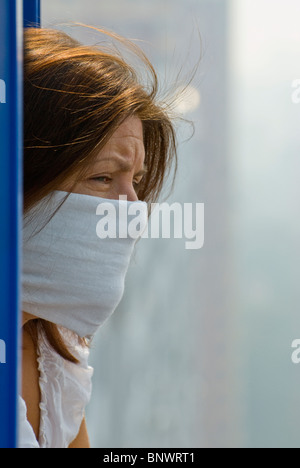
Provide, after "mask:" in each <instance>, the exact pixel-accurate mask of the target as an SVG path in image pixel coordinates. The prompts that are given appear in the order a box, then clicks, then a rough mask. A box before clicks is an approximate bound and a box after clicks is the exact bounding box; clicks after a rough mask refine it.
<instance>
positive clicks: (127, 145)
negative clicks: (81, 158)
mask: <svg viewBox="0 0 300 468" xmlns="http://www.w3.org/2000/svg"><path fill="white" fill-rule="evenodd" d="M144 159H145V148H144V138H143V124H142V121H141V120H140V119H139V118H138V117H128V118H127V119H126V120H124V122H123V123H122V124H121V125H120V126H119V127H118V128H117V130H116V131H115V132H114V133H113V135H112V136H111V138H110V139H109V140H108V142H107V143H106V144H105V146H104V147H103V148H102V150H101V151H100V152H99V153H98V156H97V158H96V162H98V163H104V162H105V163H109V162H110V163H115V162H116V161H118V162H119V163H120V162H121V161H120V160H123V162H125V163H127V164H131V165H133V164H139V165H140V164H142V163H143V162H144Z"/></svg>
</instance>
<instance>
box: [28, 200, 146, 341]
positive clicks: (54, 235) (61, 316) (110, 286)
mask: <svg viewBox="0 0 300 468" xmlns="http://www.w3.org/2000/svg"><path fill="white" fill-rule="evenodd" d="M66 197H67V198H66ZM64 200H65V201H64ZM62 202H63V203H62ZM61 203H62V204H61ZM60 205H61V206H60ZM57 208H58V210H57ZM56 210H57V211H56ZM53 213H54V215H53ZM52 215H53V216H52ZM99 215H100V216H99ZM101 216H102V217H101ZM49 219H50V221H49ZM131 223H133V225H134V226H136V227H137V229H138V230H134V229H132V226H131V229H130V224H131ZM105 226H107V234H105V229H104V227H105ZM146 226H147V204H146V203H145V202H141V201H137V202H130V201H125V200H110V199H104V198H99V197H93V196H90V195H82V194H77V193H71V194H68V193H67V192H61V191H55V192H52V194H50V195H49V196H48V197H45V198H44V199H43V200H41V201H40V202H39V203H38V204H37V205H36V206H35V207H34V208H32V209H31V210H30V211H29V212H28V213H27V214H26V216H25V218H24V224H23V275H22V289H23V290H22V310H23V311H24V312H28V313H29V314H33V315H35V316H37V317H39V318H42V319H45V320H48V321H49V322H53V323H55V324H57V325H62V326H64V327H65V328H68V329H70V330H72V331H73V332H75V333H77V334H78V335H79V336H80V337H89V338H91V337H92V336H93V335H94V334H95V333H96V331H97V329H98V328H99V327H100V326H101V325H102V324H103V323H104V321H105V320H106V319H107V318H108V317H109V316H110V315H111V314H112V313H113V312H114V311H115V309H116V307H117V306H118V304H119V302H120V301H121V298H122V296H123V292H124V283H125V276H126V273H127V270H128V267H129V263H130V258H131V255H132V252H133V249H134V246H135V243H136V241H137V239H138V238H139V237H140V236H141V235H142V233H143V231H144V230H145V228H146ZM114 232H115V234H116V237H113V233H114ZM133 233H136V234H135V235H133ZM126 234H127V235H126ZM106 235H107V237H105V236H106ZM100 237H102V238H100Z"/></svg>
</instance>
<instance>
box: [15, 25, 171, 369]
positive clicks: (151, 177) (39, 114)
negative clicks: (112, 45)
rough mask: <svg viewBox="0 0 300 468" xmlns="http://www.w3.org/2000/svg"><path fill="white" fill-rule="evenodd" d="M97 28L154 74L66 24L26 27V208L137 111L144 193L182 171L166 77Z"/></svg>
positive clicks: (145, 196)
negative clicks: (163, 84)
mask: <svg viewBox="0 0 300 468" xmlns="http://www.w3.org/2000/svg"><path fill="white" fill-rule="evenodd" d="M93 29H95V28H93ZM97 31H99V32H100V33H104V34H105V35H106V37H109V38H110V39H113V40H116V41H117V42H118V44H122V45H125V46H126V48H127V50H130V51H131V52H133V53H134V55H135V57H137V58H138V59H140V61H141V62H142V63H143V65H144V67H143V70H144V71H146V72H147V79H146V80H145V77H139V76H138V73H137V71H136V70H135V69H134V68H133V66H130V65H129V64H128V63H127V61H125V59H124V58H123V57H122V55H121V54H120V53H119V52H117V51H116V50H114V52H112V49H108V48H107V47H101V48H99V47H96V46H83V45H81V44H80V43H79V42H77V41H76V40H74V39H73V38H71V37H70V36H68V35H67V34H65V33H64V32H61V31H59V30H54V29H35V28H28V29H27V30H26V31H25V58H24V60H25V63H24V212H25V214H26V212H27V211H28V210H29V209H30V208H31V207H32V206H33V205H34V204H36V203H37V202H38V201H39V200H41V199H42V198H43V197H45V196H46V195H48V194H49V193H51V192H52V191H53V190H56V189H57V187H58V186H59V185H61V184H62V183H63V182H64V181H65V180H66V179H67V178H69V177H70V176H71V175H78V174H81V173H82V172H84V170H85V169H86V167H87V166H88V164H89V163H90V161H91V159H92V158H93V157H94V156H93V155H94V154H95V152H96V150H97V151H99V150H100V149H101V148H102V147H103V146H104V145H105V143H106V142H107V141H108V139H109V138H110V137H111V136H112V134H113V133H114V131H115V130H116V129H117V128H118V126H119V125H120V124H121V123H122V122H123V121H124V120H125V119H126V118H127V117H129V116H132V115H135V116H137V117H139V118H140V119H141V121H142V123H143V133H144V146H145V165H146V167H147V174H146V175H145V176H144V179H143V181H142V182H141V183H140V184H139V186H138V189H137V196H138V197H139V199H140V200H144V201H146V202H148V203H152V202H154V201H156V200H157V199H158V197H159V195H160V194H161V191H162V188H163V186H164V184H165V181H166V179H167V178H168V176H169V175H170V172H171V169H172V167H173V168H174V177H175V173H176V167H177V157H176V134H175V130H174V126H173V123H172V120H171V118H170V116H169V113H168V111H167V108H166V105H165V104H162V103H158V102H156V101H157V95H158V79H157V75H156V72H155V70H154V68H153V66H152V65H151V63H150V62H149V60H148V59H147V58H146V56H145V55H144V53H143V52H142V51H141V49H140V48H138V47H137V46H136V45H135V44H133V43H132V42H130V41H128V40H126V39H124V38H121V37H119V36H117V35H116V34H114V33H108V32H106V31H104V30H101V29H97ZM143 80H144V81H146V82H145V83H143ZM173 181H174V178H173ZM37 323H40V324H41V325H42V327H43V329H44V332H45V334H46V336H47V338H48V341H49V343H50V344H51V345H52V346H53V348H54V349H55V350H56V351H57V352H58V353H59V354H60V355H61V356H63V357H64V358H66V359H68V360H70V361H73V362H77V361H76V359H75V358H74V356H72V354H71V353H70V351H69V350H68V348H67V346H66V345H65V344H64V342H63V340H62V338H61V336H60V333H59V330H58V328H57V327H56V325H55V324H52V323H50V322H47V321H45V320H41V319H37V320H32V321H29V322H28V323H27V324H26V325H25V327H26V328H27V331H29V332H30V333H31V335H32V336H33V337H36V325H37Z"/></svg>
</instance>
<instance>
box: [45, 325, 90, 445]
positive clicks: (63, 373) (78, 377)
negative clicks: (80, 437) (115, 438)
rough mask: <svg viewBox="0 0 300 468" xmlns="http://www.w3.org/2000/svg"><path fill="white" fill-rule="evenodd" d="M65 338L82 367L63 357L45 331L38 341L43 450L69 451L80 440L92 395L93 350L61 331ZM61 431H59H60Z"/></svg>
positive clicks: (65, 331) (76, 338)
mask: <svg viewBox="0 0 300 468" xmlns="http://www.w3.org/2000/svg"><path fill="white" fill-rule="evenodd" d="M59 331H60V333H61V335H62V338H63V340H64V342H65V343H66V345H67V346H68V349H69V350H70V352H71V353H72V355H73V356H74V357H75V358H76V359H77V360H78V363H74V362H70V361H68V360H66V359H64V358H63V357H62V356H60V355H59V354H58V353H57V352H56V351H55V350H54V349H53V348H52V346H51V344H50V343H49V342H48V340H47V338H46V336H45V334H44V333H43V332H42V330H40V331H39V338H38V368H39V375H40V380H39V383H40V391H41V401H40V409H41V420H40V443H41V446H42V447H49V446H50V447H53V448H56V447H57V448H60V447H61V445H60V444H61V443H62V441H63V446H65V447H67V446H68V445H69V444H70V443H71V442H72V441H73V440H74V438H75V437H76V435H77V433H78V430H79V428H80V425H81V423H82V419H83V417H84V410H85V406H86V405H87V403H88V402H89V400H90V397H91V392H92V375H93V368H92V367H91V366H89V364H88V358H89V348H88V347H87V346H85V345H84V344H82V343H80V341H79V340H78V337H77V336H76V335H74V334H73V333H72V332H70V331H69V330H67V329H65V328H63V327H59ZM58 428H59V429H58Z"/></svg>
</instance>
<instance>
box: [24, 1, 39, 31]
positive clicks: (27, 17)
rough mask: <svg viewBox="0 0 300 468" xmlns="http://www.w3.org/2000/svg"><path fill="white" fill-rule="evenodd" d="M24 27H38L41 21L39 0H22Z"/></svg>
mask: <svg viewBox="0 0 300 468" xmlns="http://www.w3.org/2000/svg"><path fill="white" fill-rule="evenodd" d="M23 9H24V13H23V15H24V28H27V27H39V26H40V22H41V7H40V0H24V5H23Z"/></svg>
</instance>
